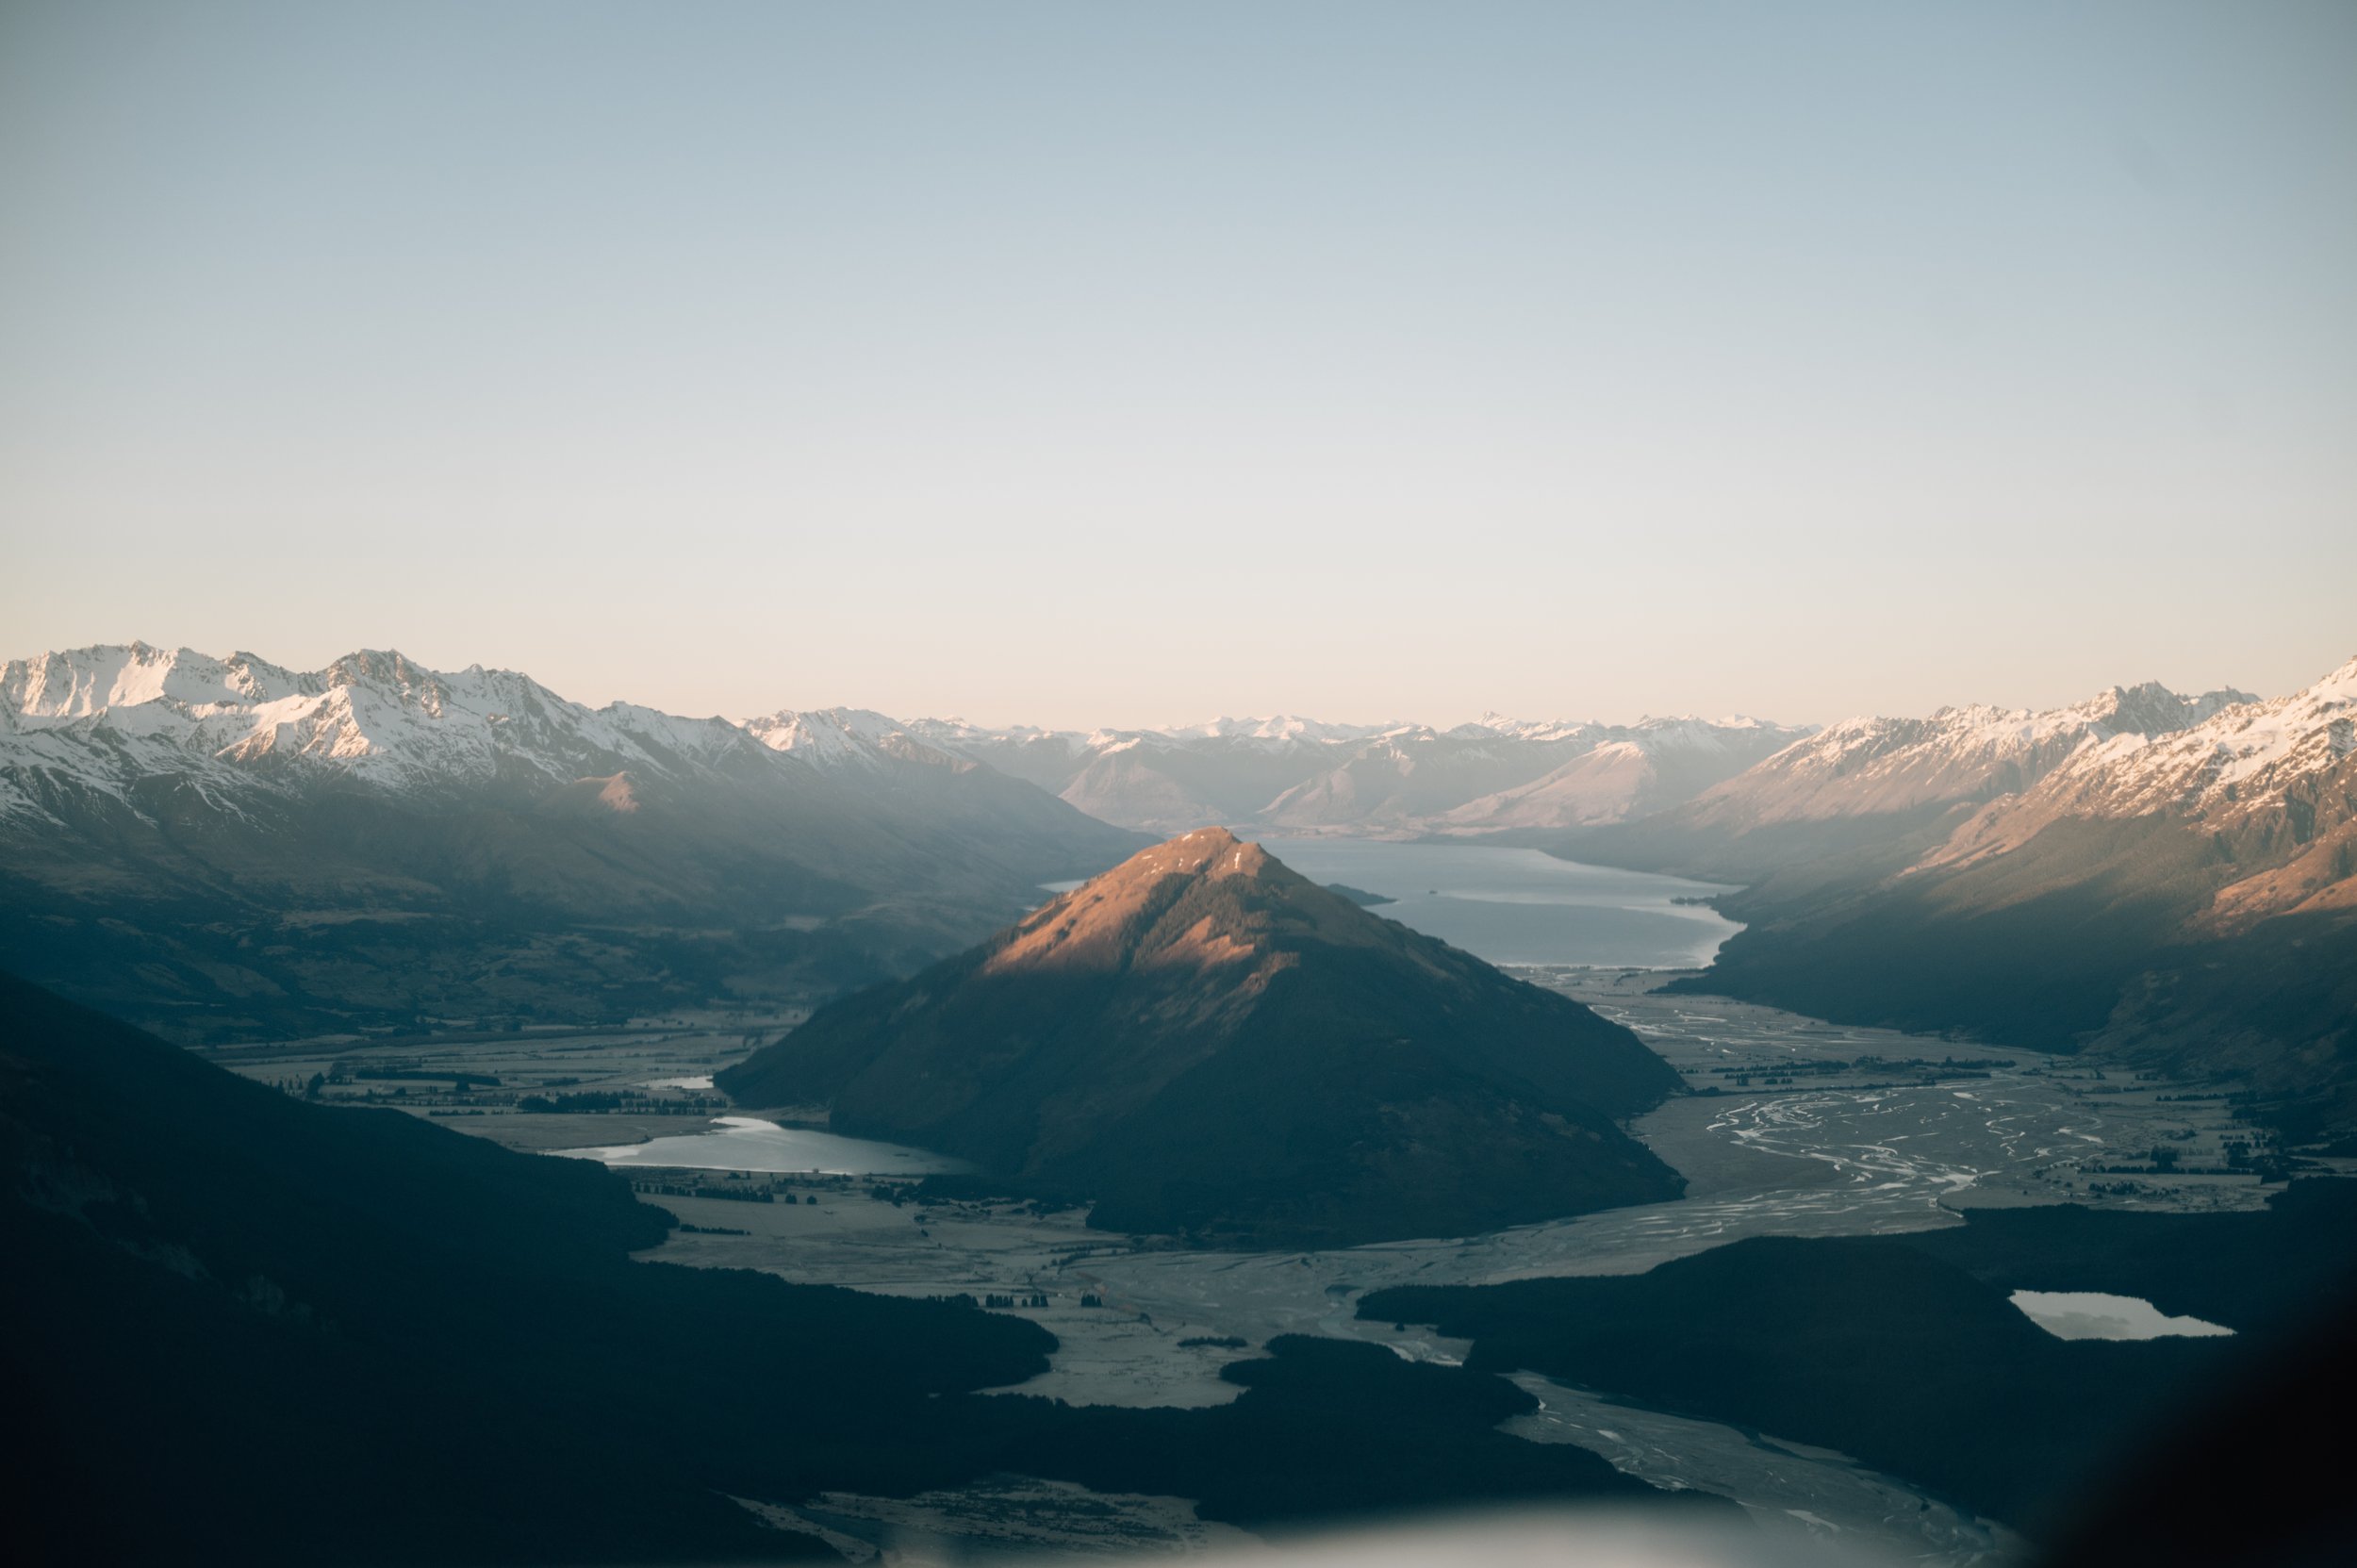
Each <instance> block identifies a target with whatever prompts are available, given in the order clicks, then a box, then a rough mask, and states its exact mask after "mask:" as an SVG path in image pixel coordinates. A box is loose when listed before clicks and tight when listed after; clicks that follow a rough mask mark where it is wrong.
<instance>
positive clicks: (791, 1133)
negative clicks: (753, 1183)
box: [549, 1116, 974, 1176]
mask: <svg viewBox="0 0 2357 1568" xmlns="http://www.w3.org/2000/svg"><path fill="white" fill-rule="evenodd" d="M549 1152H550V1153H552V1154H554V1155H557V1156H559V1157H561V1158H564V1159H569V1160H596V1161H599V1162H601V1163H602V1164H607V1165H650V1166H666V1167H668V1168H670V1169H674V1170H742V1171H777V1172H789V1173H794V1174H798V1175H799V1174H807V1173H809V1172H812V1171H816V1172H818V1173H819V1174H820V1175H823V1176H934V1175H949V1174H954V1173H956V1172H959V1171H967V1170H972V1169H973V1168H974V1167H973V1166H971V1165H969V1164H966V1163H965V1162H964V1161H963V1160H952V1159H950V1158H949V1157H948V1155H946V1154H929V1153H927V1152H926V1151H925V1150H923V1149H921V1148H903V1147H900V1146H899V1145H898V1144H880V1143H874V1142H871V1141H870V1140H868V1139H865V1138H845V1137H839V1136H837V1135H836V1134H834V1133H832V1132H819V1131H815V1130H813V1129H810V1128H804V1127H780V1126H779V1125H778V1124H777V1123H776V1122H767V1121H763V1120H761V1119H760V1118H758V1117H756V1116H720V1117H717V1118H716V1119H715V1120H714V1122H713V1124H712V1127H711V1130H710V1131H704V1132H685V1133H681V1134H679V1135H677V1136H675V1137H668V1138H650V1139H649V1140H648V1141H647V1142H645V1143H643V1144H616V1145H614V1146H612V1147H604V1148H558V1149H551V1150H550V1151H549Z"/></svg>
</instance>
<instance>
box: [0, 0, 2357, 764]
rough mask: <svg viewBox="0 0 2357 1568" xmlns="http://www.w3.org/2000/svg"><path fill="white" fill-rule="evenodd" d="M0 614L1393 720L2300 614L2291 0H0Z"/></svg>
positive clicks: (2331, 624)
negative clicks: (426, 0) (1234, 1)
mask: <svg viewBox="0 0 2357 1568" xmlns="http://www.w3.org/2000/svg"><path fill="white" fill-rule="evenodd" d="M0 531H4V533H5V539H4V540H0V543H5V552H4V553H0V632H4V633H5V636H0V655H16V654H23V653H28V652H38V651H40V650H42V649H44V648H50V647H61V646H71V645H76V644H81V643H88V642H96V641H115V640H127V639H129V638H132V637H135V636H137V637H144V638H145V639H147V640H149V641H151V642H160V643H188V644H191V645H194V646H196V647H199V648H204V649H207V650H210V651H213V652H228V651H230V650H232V649H237V648H248V649H252V650H254V651H255V652H261V653H263V654H265V655H267V656H269V657H272V658H274V659H277V660H279V661H281V662H286V663H293V664H300V665H306V666H308V665H315V664H318V663H321V662H323V661H325V660H326V659H328V658H330V657H332V656H334V655H335V654H337V653H339V652H345V651H348V650H349V649H352V648H354V647H359V646H368V647H387V646H390V647H398V648H400V649H402V650H404V652H408V653H410V654H411V655H413V656H415V657H418V658H420V659H422V660H424V661H425V662H427V663H429V664H437V665H464V664H468V663H472V662H476V661H480V662H483V663H486V664H498V665H507V666H511V667H515V668H523V669H528V670H530V671H531V672H533V673H534V674H536V675H537V676H539V677H540V678H541V679H543V680H544V681H546V682H548V683H549V684H550V685H553V686H555V687H556V688H557V689H558V690H559V691H562V692H564V693H565V694H566V695H568V696H571V697H576V698H580V699H583V700H587V701H605V700H607V699H609V698H613V697H620V696H627V697H630V698H632V699H635V700H636V701H646V702H651V703H655V704H657V705H660V706H664V707H668V708H672V709H677V710H684V711H687V712H692V713H706V712H715V711H717V712H724V713H729V714H745V713H750V712H754V711H759V710H763V709H768V708H775V707H778V706H781V705H792V706H810V705H820V704H826V703H833V702H850V703H858V704H862V705H867V706H874V707H878V708H882V709H884V710H887V711H890V712H894V713H898V714H902V715H915V714H919V713H930V714H949V713H963V714H964V715H966V716H968V717H970V718H977V719H981V720H986V721H1013V720H1028V721H1032V722H1044V723H1057V724H1090V723H1153V722H1165V721H1176V720H1182V719H1193V718H1205V717H1209V716H1211V715H1213V714H1216V713H1221V712H1228V713H1243V712H1269V711H1273V710H1287V711H1295V712H1308V713H1312V714H1316V715H1320V716H1324V717H1328V718H1357V719H1367V718H1386V717H1394V716H1397V717H1407V718H1427V719H1431V720H1435V721H1441V722H1449V721H1454V720H1456V719H1459V718H1468V717H1471V716H1472V715H1474V714H1475V713H1478V712H1479V711H1481V710H1482V709H1485V708H1496V709H1500V710H1504V711H1508V712H1511V713H1516V714H1521V715H1525V716H1532V717H1570V718H1586V717H1591V716H1592V717H1599V718H1634V717H1635V716H1636V715H1638V714H1639V713H1640V712H1644V711H1654V712H1670V711H1699V712H1704V713H1711V714H1716V713H1721V712H1726V711H1735V710H1740V711H1746V712H1753V713H1758V714H1762V715H1766V716H1771V717H1775V718H1788V719H1817V720H1821V719H1829V718H1836V717H1838V716H1840V715H1842V714H1844V713H1849V712H1854V711H1864V710H1880V711H1884V712H1918V711H1922V710H1925V709H1928V708H1930V707H1933V706H1936V705H1937V704H1939V703H1941V702H1944V701H1967V700H1986V701H2006V702H2051V701H2067V700H2070V699H2073V698H2076V697H2079V696H2082V695H2084V694H2085V693H2086V692H2087V691H2090V690H2092V689H2094V688H2095V687H2097V686H2099V685H2105V684H2108V683H2110V682H2112V681H2115V680H2119V681H2134V680H2140V679H2147V678H2158V679H2161V680H2165V681H2167V682H2169V683H2170V684H2172V685H2181V686H2188V687H2200V686H2205V685H2216V684H2219V683H2223V682H2233V683H2235V684H2239V685H2246V686H2250V687H2254V688H2256V689H2259V690H2262V691H2266V692H2273V691H2279V690H2283V689H2287V688H2289V687H2291V686H2294V685H2299V684H2302V683H2304V682H2306V681H2307V680H2310V679H2312V678H2314V677H2315V676H2316V675H2318V674H2320V673H2322V672H2323V671H2324V670H2325V669H2326V668H2331V667H2332V666H2333V665H2335V664H2337V663H2339V662H2340V661H2341V660H2342V659H2344V658H2346V657H2348V656H2349V654H2350V653H2352V652H2357V613H2353V609H2357V592H2352V589H2357V6H2352V5H2350V4H2348V3H2347V0H2328V3H2322V4H2315V5H2285V4H2266V3H2257V4H2254V3H2249V0H2217V3H2216V4H2208V5H2199V6H2172V5H2166V4H2159V3H2155V0H2135V3H2133V4H2125V5H2119V6H2066V5H2053V4H2045V3H2036V4H2019V5H2003V4H1963V3H1958V4H1953V5H1942V6H1916V5H1906V4H1898V3H1893V0H1873V3H1869V4H1860V5H1856V6H1831V5H1825V6H1805V5H1757V4H1739V5H1730V6H1724V7H1718V6H1693V5H1657V4H1647V5H1629V6H1614V5H1574V4H1569V3H1565V4H1550V5H1534V6H1516V5H1490V6H1482V5H1475V4H1463V3H1450V4H1434V5H1429V6H1414V7H1380V6H1375V5H1370V4H1364V3H1352V4H1344V5H1334V6H1313V5H1259V4H1256V5H1240V6H1233V7H1227V6H1214V5H1204V4H1199V3H1189V4H1184V5H1180V4H1170V5H1165V6H1161V7H1148V6H1144V5H1128V4H1124V5H1102V4H1073V5H976V4H958V5H945V6H937V7H936V6H915V5H892V4H881V5H865V4H863V5H851V4H844V5H788V4H783V3H763V4H757V5H744V6H736V5H721V4H710V3H707V4H697V5H677V6H662V5H642V4H633V5H626V6H599V5H590V4H583V3H569V4H563V5H551V6H537V5H525V4H516V3H495V4H488V5H476V6H465V7H450V8H441V7H437V6H434V5H429V4H423V3H420V0H398V3H387V4H382V5H376V6H371V7H359V6H343V5H335V4H325V3H319V0H307V3H304V4H298V5H287V6H255V5H233V4H212V5H205V4H190V3H181V0H173V3H170V4H159V5H153V6H147V5H130V4H119V3H118V4H108V3H105V0H97V3H93V0H71V3H67V4H58V5H30V4H24V3H21V0H0Z"/></svg>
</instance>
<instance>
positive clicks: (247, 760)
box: [0, 643, 1806, 832]
mask: <svg viewBox="0 0 2357 1568" xmlns="http://www.w3.org/2000/svg"><path fill="white" fill-rule="evenodd" d="M1805 733H1806V732H1805V731H1801V730H1794V729H1789V728H1786V727H1782V726H1778V725H1772V724H1764V723H1761V722H1759V721H1757V720H1754V719H1748V718H1738V719H1728V720H1722V721H1718V722H1708V721H1705V720H1701V719H1695V718H1661V719H1655V718H1648V719H1644V720H1641V721H1640V722H1639V723H1637V724H1635V725H1627V726H1616V725H1604V724H1596V723H1571V722H1558V721H1540V722H1533V721H1524V720H1515V719H1508V718H1500V717H1498V716H1495V715H1492V716H1486V717H1485V718H1483V719H1481V720H1480V721H1478V722H1475V723H1471V724H1462V725H1459V726H1457V727H1455V728H1453V729H1449V730H1439V729H1435V728H1433V727H1431V726H1429V725H1421V724H1404V723H1395V724H1328V723H1321V722H1318V721H1315V720H1311V719H1306V718H1296V717H1291V716H1278V717H1275V718H1220V719H1216V720H1213V721H1211V722H1210V723H1206V724H1197V725H1191V726H1184V727H1180V728H1175V729H1168V730H1098V731H1093V732H1082V731H1055V730H1040V729H1032V728H1027V727H1014V728H1003V729H988V728H983V727H980V726H975V725H970V724H966V723H964V722H963V721H961V720H957V719H931V718H920V719H914V720H907V721H903V720H900V719H897V718H890V717H888V716H886V715H883V714H880V713H874V712H870V711H867V710H865V709H858V708H824V709H813V710H806V711H800V712H795V711H782V712H778V713H775V714H768V715H764V716H762V717H760V718H751V719H747V720H744V721H741V722H732V721H731V720H728V719H724V718H685V717H682V716H679V715H675V714H668V713H663V712H660V711H658V710H656V709H653V708H649V707H643V706H640V705H638V704H635V703H630V702H613V703H608V704H607V705H605V706H603V707H600V708H590V707H587V706H585V705H583V704H581V703H577V702H572V701H568V700H566V699H565V698H563V697H560V696H558V695H557V694H556V693H555V692H553V691H551V690H550V689H549V688H548V687H546V686H544V685H540V684H539V683H538V682H536V681H535V680H533V679H532V678H531V677H529V676H527V675H523V674H519V673H518V672H516V671H513V670H503V669H486V668H483V667H482V666H480V665H475V666H470V667H469V668H465V669H460V670H449V671H445V670H435V669H429V668H425V667H423V666H421V665H419V664H417V663H416V662H415V661H413V660H410V659H407V658H404V656H403V655H402V654H400V653H398V652H377V651H367V650H364V651H361V652H354V653H351V654H348V655H346V656H345V657H343V658H340V659H338V660H336V661H335V662H334V663H333V664H330V665H329V666H327V667H326V668H323V669H318V670H293V669H288V668H285V667H283V666H280V665H275V664H272V663H270V662H269V661H267V660H265V659H262V658H259V657H257V656H255V655H254V654H251V653H242V652H241V653H234V654H231V655H230V656H229V657H227V658H215V657H212V656H210V655H207V654H204V653H198V652H192V651H190V650H188V649H163V648H155V647H150V646H148V645H147V644H144V643H130V644H125V645H117V646H108V647H93V648H81V649H73V650H68V651H65V652H53V653H47V654H42V655H39V656H37V657H33V658H27V659H19V660H14V661H11V662H10V663H8V665H6V666H5V667H0V817H8V816H14V815H25V814H31V815H34V816H39V815H41V814H42V813H43V812H45V811H46V810H47V809H48V808H47V807H46V806H45V805H44V804H43V802H44V801H49V800H52V799H53V798H54V795H55V792H56V791H58V789H61V788H62V789H69V790H71V789H80V790H91V791H97V792H101V793H105V794H109V795H112V796H115V797H116V798H118V799H126V800H127V799H128V797H129V793H130V791H131V789H132V786H133V785H134V784H136V783H137V782H138V781H140V780H141V779H152V778H155V777H157V776H165V775H169V776H174V777H184V778H187V779H189V780H190V781H191V782H192V783H193V784H194V785H195V786H196V787H199V788H205V789H211V790H215V791H226V792H228V793H229V794H232V795H234V794H236V793H238V792H240V791H244V790H250V789H261V790H273V789H277V790H283V789H285V788H288V787H294V786H298V785H301V784H305V783H317V782H320V781H322V780H334V781H337V782H340V783H349V784H360V785H367V786H373V787H377V788H382V789H387V790H390V791H395V792H408V793H417V792H421V791H429V792H430V791H433V790H436V789H441V788H450V787H482V786H492V785H505V786H509V787H514V788H523V789H531V788H546V787H551V786H557V785H565V784H573V783H576V782H579V781H584V780H588V779H611V778H614V777H617V776H623V775H626V776H627V779H628V784H629V788H628V789H627V790H618V791H617V792H616V793H615V795H614V797H613V800H612V801H609V803H610V804H615V805H617V807H618V809H619V807H620V805H621V804H622V803H623V802H626V801H631V800H633V799H635V797H636V796H637V795H639V794H642V793H643V792H644V791H645V790H646V789H648V788H649V787H650V786H653V787H660V786H661V785H662V784H665V783H666V782H669V783H682V782H686V781H692V780H700V779H707V778H710V777H712V776H715V775H734V776H737V777H740V778H741V777H744V776H746V775H747V774H748V773H749V772H758V771H759V770H760V769H761V768H763V767H772V768H775V769H777V770H779V771H780V772H782V773H783V775H784V776H785V777H787V778H788V779H789V780H790V779H792V778H797V777H805V776H807V775H810V774H812V773H830V772H832V773H837V774H841V773H844V772H845V771H846V770H849V771H851V772H854V773H864V774H871V775H873V774H887V773H892V772H895V771H904V770H906V769H908V768H911V767H921V768H934V769H944V770H950V771H956V770H961V769H964V768H970V767H975V766H977V765H981V766H985V767H995V768H997V769H998V770H999V771H1002V772H1005V773H1007V774H1010V775H1012V776H1014V777H1016V778H1022V779H1027V780H1029V781H1030V782H1031V783H1033V784H1038V785H1040V786H1041V787H1043V788H1045V789H1047V791H1048V792H1049V793H1051V794H1056V795H1060V796H1062V797H1063V799H1064V800H1066V801H1069V802H1070V803H1072V804H1074V805H1076V806H1078V807H1080V809H1082V810H1083V811H1086V812H1088V813H1089V814H1090V815H1093V816H1096V817H1099V818H1101V819H1103V820H1105V821H1108V822H1112V823H1114V824H1116V825H1119V826H1123V827H1128V828H1132V829H1136V830H1139V831H1145V832H1166V831H1184V830H1186V829H1190V828H1195V827H1200V826H1206V825H1211V824H1214V823H1219V824H1226V823H1238V824H1255V825H1263V826H1267V827H1273V828H1280V829H1294V830H1327V831H1333V830H1353V831H1357V830H1365V831H1386V832H1404V831H1417V830H1421V829H1425V828H1439V829H1442V830H1443V831H1480V830H1482V829H1485V828H1489V827H1493V826H1516V827H1545V826H1558V825H1563V824H1566V823H1572V822H1581V821H1597V820H1618V819H1620V818H1622V817H1626V816H1628V815H1631V814H1632V813H1635V812H1641V811H1642V810H1645V809H1651V808H1654V807H1657V806H1659V805H1661V804H1666V803H1671V802H1672V801H1674V800H1676V799H1682V798H1683V797H1684V795H1686V794H1689V793H1691V792H1692V789H1694V788H1699V787H1701V786H1702V784H1705V783H1709V782H1715V781H1716V780H1717V779H1719V778H1722V777H1725V776H1727V775H1728V774H1731V773H1733V772H1735V771H1738V770H1739V769H1740V768H1741V767H1743V766H1744V765H1745V764H1746V763H1748V762H1750V761H1752V760H1755V758H1757V757H1760V756H1764V755H1766V754H1767V753H1768V752H1770V751H1774V750H1775V749H1776V748H1777V747H1778V746H1780V745H1782V744H1784V743H1785V742H1786V741H1788V740H1790V739H1792V738H1793V737H1795V736H1797V735H1800V734H1805ZM1582 757H1593V759H1594V761H1593V762H1591V764H1590V765H1589V766H1587V767H1575V768H1574V770H1573V771H1572V772H1570V773H1564V771H1563V770H1564V768H1565V767H1566V765H1567V764H1572V763H1573V762H1574V759H1578V758H1582ZM1698 769H1699V776H1698V772H1697V770H1698ZM1558 774H1561V775H1562V776H1561V777H1558ZM1665 779H1666V780H1668V781H1671V782H1669V783H1668V784H1665V783H1664V781H1665Z"/></svg>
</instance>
